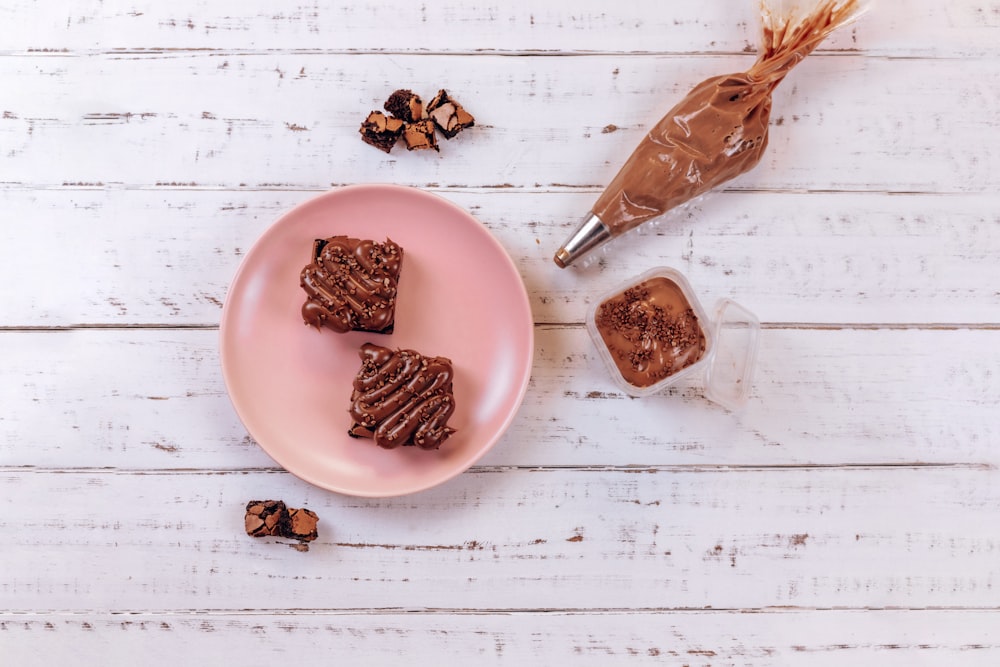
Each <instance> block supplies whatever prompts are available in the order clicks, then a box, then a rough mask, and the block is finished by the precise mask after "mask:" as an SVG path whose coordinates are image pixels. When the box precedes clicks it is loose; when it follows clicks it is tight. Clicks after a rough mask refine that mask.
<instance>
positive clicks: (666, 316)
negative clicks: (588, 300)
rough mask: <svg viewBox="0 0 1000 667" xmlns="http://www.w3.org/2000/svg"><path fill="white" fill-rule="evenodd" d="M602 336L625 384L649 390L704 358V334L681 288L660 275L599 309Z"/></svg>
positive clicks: (626, 291)
mask: <svg viewBox="0 0 1000 667" xmlns="http://www.w3.org/2000/svg"><path fill="white" fill-rule="evenodd" d="M595 324H596V326H597V331H598V333H599V334H600V336H601V339H602V340H603V341H604V344H605V345H606V346H607V348H608V352H610V353H611V358H612V359H613V360H614V362H615V366H616V367H617V368H618V370H619V372H621V375H622V377H623V378H624V379H625V381H626V382H628V383H629V384H631V385H632V386H635V387H648V386H650V385H653V384H656V383H657V382H659V381H660V380H662V379H664V378H666V377H668V376H670V375H673V374H675V373H677V372H679V371H682V370H684V369H685V368H687V367H688V366H691V365H692V364H694V363H695V362H697V361H698V360H699V359H701V357H702V355H703V354H704V353H705V333H704V331H703V330H702V328H701V324H700V323H699V322H698V317H697V315H695V313H694V310H693V309H692V308H691V304H690V303H689V302H688V300H687V297H685V295H684V292H683V291H682V290H681V288H680V286H678V285H677V283H675V282H674V281H672V280H670V279H669V278H665V277H662V276H657V277H653V278H649V279H648V280H645V281H643V282H641V283H639V284H638V285H635V286H633V287H629V288H628V289H626V290H625V291H623V292H621V293H620V294H616V295H614V296H612V297H610V298H608V299H606V300H605V301H604V302H603V303H601V304H600V306H598V308H597V312H596V314H595Z"/></svg>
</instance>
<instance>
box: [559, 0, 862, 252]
mask: <svg viewBox="0 0 1000 667" xmlns="http://www.w3.org/2000/svg"><path fill="white" fill-rule="evenodd" d="M861 9H862V8H861V1H860V0H819V1H818V2H816V4H815V7H813V8H812V9H811V10H810V11H808V12H807V13H805V14H803V15H801V16H797V15H796V12H789V11H779V10H776V9H772V8H771V7H770V3H769V2H768V0H763V2H762V3H761V14H762V18H763V41H762V44H761V50H760V54H759V55H758V57H757V61H756V62H755V63H754V64H753V67H751V68H750V69H749V70H747V71H746V72H742V73H739V74H723V75H722V76H716V77H713V78H711V79H707V80H705V81H702V82H701V83H699V84H698V85H697V86H695V87H694V89H693V90H692V91H691V92H690V93H688V95H687V97H685V98H684V99H683V100H681V101H680V102H679V103H678V104H677V105H676V106H675V107H674V108H673V109H671V110H670V112H669V113H667V115H666V116H664V117H663V118H662V119H661V120H660V121H659V122H658V123H657V124H656V125H655V126H654V127H653V129H651V130H650V131H649V133H648V134H647V135H646V137H645V138H644V139H643V140H642V142H640V144H639V146H638V147H637V148H636V149H635V152H633V153H632V155H631V156H630V157H629V159H628V161H626V162H625V165H624V166H623V167H622V168H621V171H619V172H618V175H617V176H615V178H614V180H612V181H611V184H610V185H608V187H607V189H605V190H604V192H603V193H602V194H601V196H600V197H599V198H598V199H597V202H596V203H595V204H594V207H593V209H592V210H591V211H590V212H588V213H587V215H586V216H585V217H584V219H583V221H582V223H581V224H580V227H579V228H578V229H577V230H576V231H575V232H574V233H573V235H572V236H571V237H570V238H569V239H567V240H566V242H565V243H564V244H563V246H562V247H561V248H559V250H558V252H556V254H555V263H556V264H557V265H559V266H560V267H561V268H565V267H567V266H569V265H570V264H572V263H573V262H574V261H576V260H577V259H579V258H580V257H582V256H584V255H586V254H587V253H588V252H590V251H591V250H593V249H594V248H597V247H598V246H601V245H603V244H604V243H606V242H607V241H609V240H611V239H613V238H615V237H617V236H619V235H621V234H624V233H625V232H627V231H629V230H630V229H633V228H635V227H638V226H639V225H641V224H642V223H644V222H646V221H648V220H652V219H653V218H657V217H659V216H661V215H663V214H664V213H666V212H667V211H669V210H670V209H672V208H674V207H676V206H679V205H681V204H683V203H685V202H687V201H690V200H691V199H693V198H695V197H697V196H699V195H702V194H704V193H705V192H708V191H709V190H711V189H712V188H714V187H716V186H717V185H720V184H722V183H725V182H726V181H728V180H730V179H733V178H736V177H737V176H739V175H740V174H743V173H745V172H747V171H749V170H750V169H751V168H753V167H754V166H755V165H756V164H757V163H758V162H760V159H761V157H762V156H763V154H764V149H765V148H766V147H767V129H768V121H769V120H770V117H771V93H772V91H773V90H774V88H775V86H777V85H778V84H779V83H781V81H782V79H784V78H785V75H786V74H788V72H789V71H791V69H792V68H793V67H795V65H797V64H798V63H799V62H800V61H801V60H802V59H803V58H805V57H806V56H807V55H809V53H811V52H812V50H813V49H815V48H816V47H817V46H818V45H819V44H820V42H822V41H823V39H824V38H825V37H826V36H827V35H829V34H830V33H831V32H833V31H834V30H835V29H836V28H838V27H840V26H841V25H843V24H844V23H847V22H848V21H850V20H851V19H853V18H855V17H857V16H858V15H859V14H860V12H861Z"/></svg>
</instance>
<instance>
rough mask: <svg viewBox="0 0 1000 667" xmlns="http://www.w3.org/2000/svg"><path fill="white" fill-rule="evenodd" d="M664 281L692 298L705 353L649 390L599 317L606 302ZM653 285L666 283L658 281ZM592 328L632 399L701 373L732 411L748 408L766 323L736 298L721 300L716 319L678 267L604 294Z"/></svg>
mask: <svg viewBox="0 0 1000 667" xmlns="http://www.w3.org/2000/svg"><path fill="white" fill-rule="evenodd" d="M658 278H665V279H666V280H668V281H670V282H672V283H674V284H675V285H676V286H677V288H678V289H679V291H680V293H681V294H682V295H683V298H684V299H686V301H687V305H689V306H690V308H691V310H692V311H693V312H694V315H695V317H696V318H697V322H698V325H699V326H700V329H701V334H702V336H704V350H703V352H702V353H701V356H700V357H699V358H698V360H697V361H695V362H693V363H691V364H690V365H688V366H686V367H684V368H682V369H680V370H678V371H676V372H673V373H670V374H669V375H667V376H665V377H663V378H662V379H660V380H658V381H656V382H654V383H652V384H649V385H648V386H638V385H637V384H633V383H632V382H630V381H629V380H628V379H627V378H626V376H625V374H623V372H622V369H621V368H619V366H618V363H617V362H616V361H615V358H614V356H613V354H612V352H611V350H609V349H608V344H607V343H606V342H605V340H604V338H603V336H602V335H601V332H600V330H599V329H598V325H597V313H598V310H599V309H600V307H601V305H602V304H604V303H605V302H607V301H609V300H612V299H615V298H617V297H621V296H622V295H623V294H624V292H625V290H627V289H630V288H633V287H638V286H640V285H643V284H644V283H649V281H651V280H654V279H658ZM651 284H663V283H662V282H661V281H654V283H651ZM587 330H588V331H589V332H590V336H591V338H592V339H593V341H594V345H595V346H596V347H597V350H598V353H599V354H600V356H601V358H602V359H603V360H604V363H605V364H606V365H607V367H608V370H609V372H610V373H611V377H612V378H613V379H614V381H615V383H616V384H617V385H618V386H619V387H620V388H621V389H622V390H623V391H624V392H626V393H628V394H629V395H631V396H649V395H651V394H655V393H657V392H660V391H662V390H663V389H664V388H666V387H668V386H670V385H672V384H674V383H676V382H678V381H679V380H682V379H684V378H687V377H690V376H692V375H694V374H696V373H701V374H702V376H703V385H702V386H703V390H704V392H705V396H706V397H707V398H708V399H709V400H711V401H713V402H715V403H718V404H719V405H722V406H723V407H725V408H728V409H730V410H738V409H740V408H742V407H743V406H744V405H746V403H747V401H748V400H749V398H750V392H751V389H752V384H753V382H752V380H753V373H754V367H755V365H756V361H757V346H758V340H759V338H760V322H759V321H758V320H757V317H756V316H755V315H754V314H753V313H751V312H750V311H748V310H747V309H745V308H743V307H742V306H740V305H739V304H738V303H736V302H735V301H732V300H730V299H720V300H719V301H717V302H716V304H715V312H714V317H712V318H709V317H708V314H707V313H706V312H705V309H704V308H703V307H702V305H701V302H700V301H699V300H698V297H697V296H696V295H695V293H694V290H693V289H692V288H691V284H690V283H689V282H688V281H687V278H685V277H684V275H683V274H682V273H680V272H679V271H677V270H676V269H672V268H670V267H657V268H654V269H650V270H649V271H646V272H645V273H643V274H642V275H639V276H637V277H635V278H632V279H629V280H627V281H625V282H624V283H622V284H620V285H618V286H617V287H615V288H614V289H612V290H609V291H608V292H606V293H605V294H603V295H602V296H601V297H600V298H599V299H597V300H596V301H595V302H594V304H593V305H592V306H591V308H590V311H589V312H588V313H587ZM675 349H676V348H675ZM623 363H624V362H623Z"/></svg>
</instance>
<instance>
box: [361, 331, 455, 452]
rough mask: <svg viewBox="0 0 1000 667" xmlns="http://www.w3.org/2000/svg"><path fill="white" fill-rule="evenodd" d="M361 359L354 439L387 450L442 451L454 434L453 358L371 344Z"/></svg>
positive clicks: (366, 347)
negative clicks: (371, 441) (450, 424)
mask: <svg viewBox="0 0 1000 667" xmlns="http://www.w3.org/2000/svg"><path fill="white" fill-rule="evenodd" d="M359 355H360V357H361V370H360V371H358V374H357V377H356V378H355V379H354V391H353V393H352V395H351V409H350V414H351V418H352V419H354V425H353V426H352V427H351V429H350V431H348V432H349V433H350V435H352V436H355V437H370V438H373V439H374V440H375V444H377V445H378V446H379V447H384V448H386V449H393V448H395V447H399V446H400V445H416V446H417V447H420V448H421V449H437V448H438V447H439V446H440V445H441V443H442V442H444V441H445V440H447V439H448V437H449V436H451V434H452V433H454V432H455V430H454V429H452V428H450V427H448V426H447V422H448V419H449V418H450V417H451V415H452V413H453V412H454V411H455V397H454V394H453V388H452V376H453V371H452V365H451V360H450V359H446V358H444V357H426V356H424V355H422V354H420V353H418V352H415V351H413V350H396V351H393V350H391V349H389V348H386V347H381V346H379V345H374V344H372V343H365V344H364V345H362V346H361V350H360V351H359Z"/></svg>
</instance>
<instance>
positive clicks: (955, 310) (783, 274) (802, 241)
mask: <svg viewBox="0 0 1000 667" xmlns="http://www.w3.org/2000/svg"><path fill="white" fill-rule="evenodd" d="M434 191H435V192H438V193H439V194H442V195H443V196H445V197H447V198H448V199H450V200H451V201H453V202H455V203H456V204H458V205H460V206H462V207H463V208H465V209H466V210H468V211H470V212H471V213H473V214H474V215H476V216H477V217H478V218H479V219H480V220H482V221H483V223H484V224H485V225H487V226H488V227H489V229H490V230H491V231H492V232H493V233H494V234H495V235H496V237H497V238H498V239H499V240H500V242H501V243H502V244H503V245H504V247H505V248H506V249H507V250H508V252H509V253H510V254H511V256H512V258H513V260H514V262H515V263H516V264H517V266H518V269H519V270H520V272H521V275H522V276H523V278H524V281H525V284H526V286H527V288H528V292H529V295H530V297H531V307H532V311H533V313H534V316H535V320H536V321H537V322H541V323H580V322H582V321H583V318H584V317H585V314H586V311H587V308H588V306H589V304H590V303H591V301H592V300H594V299H596V298H598V296H599V295H600V294H602V293H604V292H606V291H607V290H609V289H611V288H612V287H614V286H615V285H616V284H617V283H618V282H620V281H623V280H626V279H627V278H629V277H631V276H634V275H636V274H638V273H640V272H641V271H644V270H645V269H647V268H650V267H653V266H658V265H664V264H666V265H670V266H674V267H676V268H678V269H680V270H681V271H682V272H683V273H684V274H685V275H687V277H688V278H689V280H690V281H691V282H692V284H693V285H694V287H695V289H696V291H697V292H698V295H699V297H700V298H701V299H702V301H703V303H704V305H705V306H706V307H709V306H711V304H712V303H713V302H714V301H715V299H717V298H720V297H730V298H733V299H735V300H737V301H739V302H740V303H743V304H744V305H746V306H747V307H748V308H750V309H751V310H753V311H754V312H755V313H756V314H757V316H758V317H759V318H760V319H762V320H763V321H765V322H812V323H830V324H837V323H845V322H847V323H860V324H871V323H875V324H893V323H904V324H910V323H934V324H948V323H960V324H962V323H976V322H992V323H993V324H997V323H998V322H1000V320H997V318H996V317H995V316H993V314H995V313H998V312H1000V291H997V290H996V289H995V287H994V286H993V285H992V284H991V282H990V281H989V280H986V279H985V278H986V277H987V276H989V275H991V273H992V272H993V271H994V265H995V259H994V258H995V257H996V255H997V253H998V252H1000V213H998V212H997V210H996V206H995V203H996V196H995V195H993V194H985V195H963V196H953V197H945V198H933V197H930V196H926V195H898V196H892V197H886V196H881V195H878V194H874V193H873V194H865V195H857V194H845V193H840V194H830V193H812V194H795V193H773V192H755V193H745V192H731V193H719V194H715V195H711V196H709V197H706V198H704V199H703V200H702V201H701V202H699V203H698V204H696V205H695V206H693V207H692V208H691V209H689V210H688V211H686V212H685V213H684V214H682V215H678V216H674V217H673V218H672V219H670V220H665V221H663V222H662V223H660V224H657V225H656V226H655V227H652V228H650V229H649V230H643V233H641V234H640V233H633V234H632V235H629V236H626V237H623V238H622V239H619V240H618V241H616V242H615V243H613V244H611V245H610V246H607V247H606V249H605V251H604V252H599V253H598V254H597V257H598V258H599V259H600V262H599V263H598V264H595V265H593V266H591V267H589V268H587V269H584V270H577V269H576V268H574V269H572V270H569V271H560V270H559V269H558V268H556V266H555V265H554V264H553V263H552V255H553V254H554V252H555V249H556V248H558V247H559V245H560V244H561V243H562V242H563V241H564V239H565V238H566V237H567V236H568V235H569V234H570V233H571V232H572V230H573V228H574V226H575V225H576V224H577V221H576V220H577V216H578V215H579V214H580V213H581V212H582V211H585V210H587V208H589V206H591V204H592V203H593V200H594V199H595V198H596V196H597V194H596V192H594V191H589V190H588V191H583V192H555V193H523V192H507V191H496V190H475V191H468V190H465V189H462V190H441V189H435V190H434ZM316 194H318V193H315V192H284V191H278V192H257V191H253V192H242V191H236V192H232V191H222V192H217V191H200V190H194V191H182V192H176V191H157V190H153V191H149V190H140V191H135V190H117V189H95V190H87V189H57V190H36V191H28V190H23V189H0V207H2V209H3V211H4V216H5V218H6V219H8V220H9V221H10V222H9V224H5V225H0V256H2V257H3V261H2V262H0V283H2V284H4V285H8V286H14V285H20V284H22V283H24V282H25V280H26V279H27V278H28V277H29V276H31V277H34V279H33V282H32V284H31V288H30V289H17V290H15V289H9V290H7V292H6V293H5V295H4V308H3V312H2V313H0V326H5V327H16V326H49V327H58V326H73V325H80V324H85V325H94V324H100V325H104V324H111V325H135V324H156V325H183V326H191V325H197V326H204V325H216V324H218V322H219V316H220V312H221V308H222V303H223V302H224V300H225V298H226V293H227V289H228V285H229V283H230V281H231V280H232V277H233V275H234V274H235V272H236V269H237V267H238V265H239V262H240V261H241V260H242V258H243V255H244V254H245V253H246V252H247V251H248V250H249V249H250V247H251V246H252V245H253V243H254V242H255V241H256V240H257V238H258V237H259V236H260V235H261V234H262V233H263V231H264V230H265V229H266V228H267V227H268V226H269V225H270V224H271V223H272V222H273V221H274V220H276V219H277V218H278V217H280V216H281V215H282V214H283V213H284V212H285V211H287V210H289V209H291V208H292V207H293V206H294V205H295V204H297V203H299V202H302V201H304V200H306V199H308V198H309V197H312V196H315V195H316ZM81 248H87V251H86V252H82V251H81ZM43 258H44V259H43ZM303 261H304V260H303ZM43 265H44V266H51V267H63V268H62V269H60V270H45V269H42V267H43ZM68 275H72V276H73V279H72V280H67V279H66V277H67V276H68Z"/></svg>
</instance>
